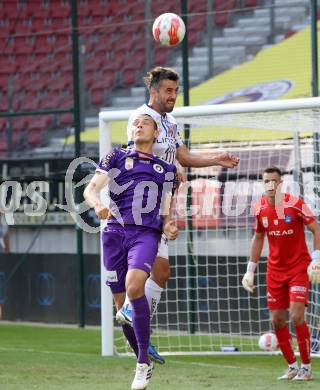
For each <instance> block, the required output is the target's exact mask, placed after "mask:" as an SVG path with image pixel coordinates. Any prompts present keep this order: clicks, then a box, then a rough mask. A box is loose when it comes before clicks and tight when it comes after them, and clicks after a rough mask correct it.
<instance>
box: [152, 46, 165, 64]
mask: <svg viewBox="0 0 320 390" xmlns="http://www.w3.org/2000/svg"><path fill="white" fill-rule="evenodd" d="M167 56H168V49H163V48H161V47H157V48H156V50H155V52H154V54H153V62H154V63H155V64H157V65H164V64H165V63H166V62H167Z"/></svg>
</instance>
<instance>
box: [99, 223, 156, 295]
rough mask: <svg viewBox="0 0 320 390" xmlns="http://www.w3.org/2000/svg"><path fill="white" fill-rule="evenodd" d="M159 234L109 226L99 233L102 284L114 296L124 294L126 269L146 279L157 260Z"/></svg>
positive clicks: (137, 228)
mask: <svg viewBox="0 0 320 390" xmlns="http://www.w3.org/2000/svg"><path fill="white" fill-rule="evenodd" d="M160 238H161V232H160V231H157V230H155V229H150V228H147V227H144V226H136V225H125V226H124V227H122V226H121V225H116V224H109V225H108V227H107V228H106V230H104V231H103V234H102V241H103V263H104V266H105V269H106V271H107V281H106V284H107V285H108V286H110V288H111V291H112V292H113V293H115V294H117V293H121V292H124V291H125V290H126V288H125V280H126V275H127V271H128V269H133V268H137V269H141V270H142V271H145V272H146V273H147V274H148V275H149V274H150V271H151V268H152V265H153V263H154V260H155V258H156V256H157V252H158V245H159V241H160Z"/></svg>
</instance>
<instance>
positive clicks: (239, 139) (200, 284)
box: [99, 97, 320, 356]
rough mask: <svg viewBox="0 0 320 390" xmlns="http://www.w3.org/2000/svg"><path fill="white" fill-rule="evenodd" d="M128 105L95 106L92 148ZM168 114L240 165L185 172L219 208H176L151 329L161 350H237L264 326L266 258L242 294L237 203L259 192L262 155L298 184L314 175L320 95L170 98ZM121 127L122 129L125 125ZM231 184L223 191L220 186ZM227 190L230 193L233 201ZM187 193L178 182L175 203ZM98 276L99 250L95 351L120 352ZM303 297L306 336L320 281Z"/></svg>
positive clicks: (316, 320) (244, 242) (206, 146)
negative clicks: (252, 288)
mask: <svg viewBox="0 0 320 390" xmlns="http://www.w3.org/2000/svg"><path fill="white" fill-rule="evenodd" d="M132 112H133V110H119V111H101V112H100V113H99V135H100V140H99V144H100V149H99V153H100V158H102V157H103V156H105V155H106V153H108V152H109V151H110V150H111V148H112V145H113V143H114V142H113V139H112V130H111V128H112V126H111V124H112V122H116V121H126V120H128V118H129V116H130V114H131V113H132ZM173 115H174V117H175V118H176V119H177V121H178V123H179V124H180V125H181V126H182V129H183V125H186V124H187V125H189V127H190V135H191V139H192V149H193V150H194V151H195V152H198V153H204V152H205V153H209V152H210V151H212V150H215V149H217V148H222V149H227V150H231V151H232V152H234V153H237V154H240V155H241V157H242V158H241V161H242V162H241V163H240V168H239V170H238V171H237V172H236V173H234V174H233V173H232V172H231V174H230V176H229V172H226V171H224V170H221V169H207V170H206V169H200V170H196V169H192V170H191V172H189V178H191V179H190V180H192V182H193V184H191V186H190V187H191V188H192V191H193V194H194V195H195V196H196V197H197V196H198V195H197V193H198V194H200V195H199V196H200V198H201V199H202V200H201V201H202V202H203V201H205V199H206V196H207V195H208V196H210V194H211V195H212V194H213V193H214V199H215V200H214V202H216V203H215V206H214V207H216V208H217V210H218V209H219V210H220V211H219V210H218V211H217V215H215V218H214V219H213V218H212V215H213V214H214V211H215V210H213V209H210V212H212V213H213V214H212V215H208V214H206V215H201V216H200V217H199V218H198V216H196V218H195V219H194V216H192V217H191V220H192V221H193V225H192V222H191V225H192V228H191V230H190V224H189V223H187V222H186V217H185V215H184V217H181V215H180V216H179V215H178V214H179V213H177V219H178V221H179V223H180V226H181V227H182V228H181V234H180V235H179V239H178V240H177V242H176V243H173V244H172V245H171V246H170V266H171V267H172V274H173V275H172V278H171V280H170V281H169V284H168V289H166V291H165V292H164V294H163V295H164V296H163V300H162V302H161V303H160V305H159V312H158V314H157V315H156V316H155V317H156V318H155V319H154V322H153V329H154V331H153V335H152V338H153V339H156V341H155V344H156V345H157V346H158V347H159V346H160V352H162V353H163V352H164V354H165V353H176V354H187V353H198V354H203V353H212V354H216V353H221V352H223V351H224V350H228V348H229V347H230V348H231V349H232V348H235V349H237V350H239V351H240V353H241V352H242V353H257V337H258V335H259V334H261V333H263V332H264V331H268V329H269V325H268V324H269V320H268V318H267V311H266V307H264V305H265V296H263V294H265V285H264V284H263V283H264V279H263V272H265V262H263V261H261V264H259V267H258V272H257V277H258V278H259V281H261V283H262V284H261V288H258V289H257V290H258V291H257V294H256V295H255V296H254V297H249V296H247V294H246V293H245V292H244V291H243V289H242V287H241V286H240V284H241V283H239V280H241V279H240V277H241V276H242V274H241V273H242V272H243V270H244V269H245V264H246V261H247V258H246V257H247V256H246V253H247V252H248V249H249V247H248V245H249V242H250V238H251V236H252V228H253V227H252V218H251V217H252V216H250V215H247V214H245V213H243V212H242V211H243V210H245V209H246V210H247V209H248V207H247V206H248V202H249V200H248V199H249V198H250V201H253V200H254V199H257V197H258V196H260V195H261V188H260V187H259V185H258V178H259V175H260V173H261V170H263V169H264V168H265V167H266V166H265V164H270V165H280V166H281V165H282V167H281V168H283V167H285V169H284V170H285V173H286V175H285V180H286V178H287V180H288V182H289V181H290V182H295V183H297V182H298V183H299V185H300V187H299V186H298V187H299V188H301V187H302V188H303V187H304V186H303V185H302V184H304V185H306V184H308V185H311V183H312V186H314V185H315V184H317V183H318V182H319V171H320V166H318V162H319V161H320V156H319V155H318V152H319V145H318V138H317V137H318V132H319V127H320V121H319V119H320V98H318V97H315V98H301V99H291V100H275V101H260V102H254V103H252V102H250V103H234V104H217V105H204V106H189V107H178V108H176V109H175V110H174V111H173ZM123 132H124V133H126V127H125V126H124V128H123ZM301 135H302V136H301ZM241 164H242V167H241ZM232 175H233V176H232ZM217 177H219V180H218V179H217ZM288 185H289V184H288ZM289 187H290V185H289ZM199 188H200V189H199ZM290 188H291V187H290ZM299 188H298V190H299ZM295 190H297V187H295ZM179 191H180V190H179ZM197 191H198V192H197ZM248 191H249V192H250V196H249V198H248ZM231 192H232V194H233V195H232V196H231V200H230V197H229V198H228V196H227V194H230V193H231ZM206 194H207V195H206ZM234 194H237V196H238V198H237V202H236V205H235V206H234V204H233V196H234ZM309 194H310V196H311V199H312V201H314V202H313V203H314V204H313V206H314V207H313V208H314V209H315V208H316V209H317V208H318V207H319V205H318V203H317V199H314V198H315V195H314V194H313V193H312V191H311V192H310V191H309ZM307 195H308V194H307ZM183 196H184V198H183ZM199 196H198V198H197V199H200V198H199ZM185 198H186V192H185V193H184V195H183V194H182V195H181V199H182V201H181V199H180V201H181V202H182V203H181V202H180V203H181V204H184V205H187V203H186V200H185ZM222 198H223V201H222V200H221V199H222ZM210 199H211V200H212V199H213V198H210ZM219 199H220V200H219ZM183 202H184V203H183ZM249 203H250V202H249ZM189 206H190V204H189ZM242 206H243V207H242ZM180 209H181V206H180ZM240 209H241V210H242V209H243V210H242V211H241V210H240ZM221 210H222V211H223V212H224V214H223V213H222V211H221ZM226 210H227V211H226ZM228 210H229V211H228ZM235 210H236V211H239V210H240V211H241V215H236V214H237V213H235V212H234V211H235ZM180 211H181V210H180ZM240 211H239V212H240ZM228 212H229V214H230V215H227V214H228ZM226 215H227V217H226ZM219 216H220V217H219ZM197 218H198V219H197ZM220 218H221V219H220ZM189 219H190V218H189ZM221 221H222V222H221ZM309 238H310V237H309ZM309 238H308V244H310V239H309ZM190 242H191V245H190ZM191 247H192V249H190V248H191ZM265 247H267V245H265ZM309 249H310V250H312V248H309ZM263 255H264V256H265V255H266V251H264V252H263ZM171 258H172V262H171ZM259 269H260V271H259ZM190 272H191V274H190ZM105 280H106V277H105V270H104V266H103V257H102V256H101V331H102V355H103V356H111V355H113V354H114V353H115V352H116V353H126V352H127V347H126V345H125V343H124V342H123V341H122V340H120V341H119V340H116V339H115V338H114V326H115V323H114V318H113V302H112V296H111V293H110V290H109V288H108V287H107V286H106V285H105ZM310 300H311V304H310V305H309V309H308V323H309V324H310V326H311V330H312V337H313V338H314V339H318V340H319V326H320V290H319V288H318V287H314V286H312V288H311V292H310ZM225 348H227V349H225Z"/></svg>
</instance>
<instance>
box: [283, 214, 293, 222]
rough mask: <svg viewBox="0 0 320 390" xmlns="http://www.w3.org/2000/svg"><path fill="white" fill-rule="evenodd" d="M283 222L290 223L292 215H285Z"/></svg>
mask: <svg viewBox="0 0 320 390" xmlns="http://www.w3.org/2000/svg"><path fill="white" fill-rule="evenodd" d="M284 222H285V223H291V222H292V216H291V215H290V214H287V215H285V217H284Z"/></svg>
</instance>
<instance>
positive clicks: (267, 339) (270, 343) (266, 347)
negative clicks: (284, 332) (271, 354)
mask: <svg viewBox="0 0 320 390" xmlns="http://www.w3.org/2000/svg"><path fill="white" fill-rule="evenodd" d="M259 348H260V349H262V350H263V351H275V350H276V349H277V348H278V340H277V337H276V335H275V334H274V333H271V332H270V333H264V334H263V335H261V336H260V338H259Z"/></svg>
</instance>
